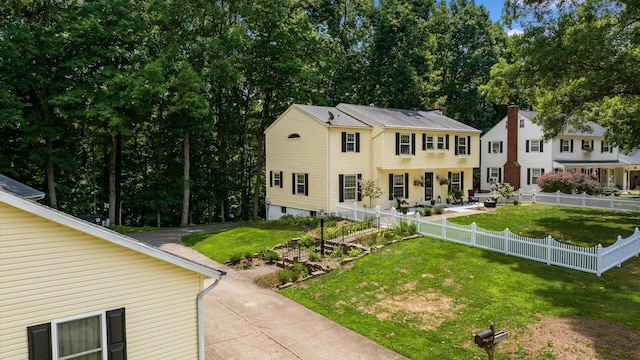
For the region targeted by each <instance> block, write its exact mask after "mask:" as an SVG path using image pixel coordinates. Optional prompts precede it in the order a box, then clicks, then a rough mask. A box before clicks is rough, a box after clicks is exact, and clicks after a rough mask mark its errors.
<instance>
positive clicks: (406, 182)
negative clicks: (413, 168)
mask: <svg viewBox="0 0 640 360" xmlns="http://www.w3.org/2000/svg"><path fill="white" fill-rule="evenodd" d="M404 197H405V199H408V198H409V173H404Z"/></svg>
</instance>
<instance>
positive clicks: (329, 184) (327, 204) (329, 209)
mask: <svg viewBox="0 0 640 360" xmlns="http://www.w3.org/2000/svg"><path fill="white" fill-rule="evenodd" d="M326 159H327V169H326V177H327V188H326V189H325V190H326V192H327V198H326V204H325V206H324V208H325V209H327V210H326V212H327V213H331V199H329V196H330V194H331V192H330V191H331V176H330V171H331V124H330V123H329V126H327V158H326ZM333 211H334V212H335V211H336V209H333Z"/></svg>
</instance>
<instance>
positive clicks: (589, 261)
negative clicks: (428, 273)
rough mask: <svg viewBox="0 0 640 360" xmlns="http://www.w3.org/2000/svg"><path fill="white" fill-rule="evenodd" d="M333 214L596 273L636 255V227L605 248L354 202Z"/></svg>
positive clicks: (639, 242) (639, 239)
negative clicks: (373, 219) (373, 220)
mask: <svg viewBox="0 0 640 360" xmlns="http://www.w3.org/2000/svg"><path fill="white" fill-rule="evenodd" d="M534 197H537V195H534ZM336 215H338V216H341V217H343V218H348V219H352V220H356V221H362V220H363V219H371V217H372V216H375V217H376V219H377V222H378V225H379V226H394V225H396V224H397V223H398V222H400V221H405V222H410V223H414V224H415V225H416V229H417V232H418V233H420V234H422V235H425V236H430V237H434V238H437V239H442V240H446V241H451V242H455V243H459V244H464V245H469V246H473V247H478V248H481V249H485V250H490V251H497V252H501V253H504V254H507V255H512V256H517V257H521V258H525V259H529V260H534V261H539V262H544V263H546V264H547V265H556V266H562V267H566V268H570V269H574V270H579V271H585V272H588V273H593V274H597V275H598V276H600V275H601V274H602V273H603V272H605V271H607V270H609V269H611V268H613V267H615V266H618V267H619V266H621V264H622V263H623V262H625V261H627V260H629V259H630V258H632V257H634V256H636V257H637V256H638V255H640V229H638V228H636V229H635V231H634V233H633V234H632V235H631V236H629V237H628V238H626V239H623V238H622V237H621V236H618V239H617V241H616V242H615V243H614V244H613V245H610V246H608V247H606V248H603V247H602V245H598V246H594V247H590V248H584V247H580V246H575V245H569V244H563V243H560V242H558V241H556V240H555V239H553V238H552V237H551V236H548V237H546V238H539V239H536V238H529V237H526V236H521V235H517V234H513V233H512V232H511V231H510V230H509V229H505V230H504V231H493V230H486V229H483V228H481V227H478V226H477V225H476V224H475V223H473V224H471V225H459V224H452V223H449V222H448V221H447V219H446V218H442V220H440V221H429V220H427V219H424V218H422V217H421V216H420V215H419V214H409V215H403V214H400V213H397V212H396V211H395V209H393V208H392V209H391V210H380V208H379V207H376V208H375V209H363V208H359V207H358V206H357V204H354V205H353V206H344V205H341V204H337V205H336Z"/></svg>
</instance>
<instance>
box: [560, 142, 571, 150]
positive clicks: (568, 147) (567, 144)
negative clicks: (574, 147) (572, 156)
mask: <svg viewBox="0 0 640 360" xmlns="http://www.w3.org/2000/svg"><path fill="white" fill-rule="evenodd" d="M570 151H571V143H570V142H569V140H560V152H570Z"/></svg>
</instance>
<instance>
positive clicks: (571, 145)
mask: <svg viewBox="0 0 640 360" xmlns="http://www.w3.org/2000/svg"><path fill="white" fill-rule="evenodd" d="M571 152H573V139H571Z"/></svg>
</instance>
